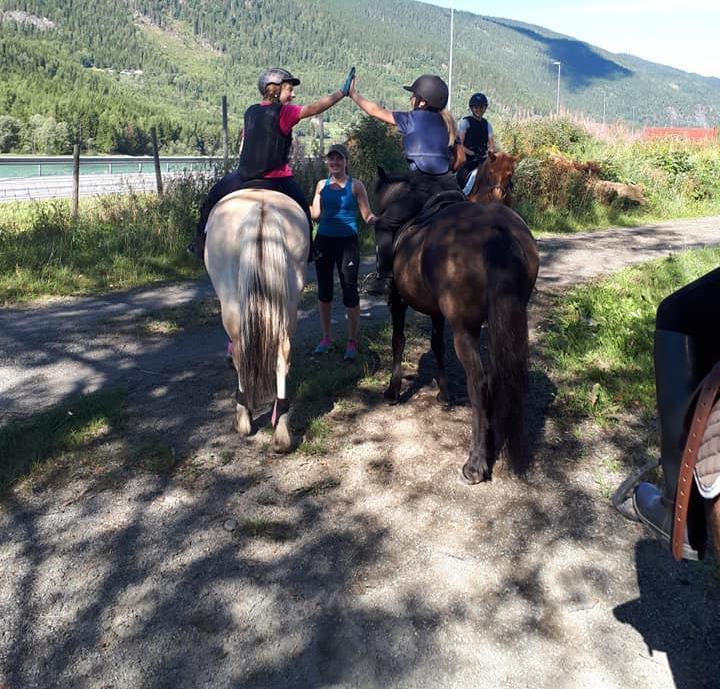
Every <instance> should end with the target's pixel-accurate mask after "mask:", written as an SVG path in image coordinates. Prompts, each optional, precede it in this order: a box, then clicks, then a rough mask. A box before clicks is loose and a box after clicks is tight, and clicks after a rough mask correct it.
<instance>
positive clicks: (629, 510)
mask: <svg viewBox="0 0 720 689" xmlns="http://www.w3.org/2000/svg"><path fill="white" fill-rule="evenodd" d="M659 466H660V460H659V459H651V460H650V461H648V462H646V463H645V464H643V466H641V467H640V468H639V469H638V470H637V471H635V472H634V473H632V474H630V476H628V477H627V478H626V479H625V480H624V481H623V482H622V483H621V484H620V485H619V486H618V487H617V490H616V491H615V492H614V493H613V496H612V504H613V507H614V508H615V509H616V510H617V511H618V512H620V514H622V516H623V517H625V519H629V520H630V521H633V522H639V521H640V517H638V514H637V512H636V511H635V508H634V507H633V505H632V497H633V494H634V493H635V488H636V487H637V486H639V485H640V484H641V483H642V482H643V481H644V480H645V478H646V477H647V475H648V474H649V473H650V472H651V471H652V470H653V469H657V468H658V467H659Z"/></svg>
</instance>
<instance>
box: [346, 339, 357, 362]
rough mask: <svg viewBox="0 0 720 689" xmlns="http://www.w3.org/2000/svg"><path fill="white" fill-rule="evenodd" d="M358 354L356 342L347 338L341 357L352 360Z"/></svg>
mask: <svg viewBox="0 0 720 689" xmlns="http://www.w3.org/2000/svg"><path fill="white" fill-rule="evenodd" d="M357 355H358V344H357V341H356V340H348V341H347V345H346V346H345V354H343V359H346V360H350V361H351V360H352V359H355V358H357Z"/></svg>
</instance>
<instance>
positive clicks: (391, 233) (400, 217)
mask: <svg viewBox="0 0 720 689" xmlns="http://www.w3.org/2000/svg"><path fill="white" fill-rule="evenodd" d="M408 187H409V188H408V190H407V193H404V194H400V195H399V196H398V198H397V199H396V200H394V201H393V202H392V203H390V205H389V206H388V207H387V208H386V209H385V210H384V211H383V213H382V215H380V217H379V218H378V219H377V221H376V223H375V244H376V245H377V271H378V275H379V276H380V277H382V278H387V277H391V276H392V262H393V242H394V241H395V236H396V235H397V232H398V230H399V229H400V228H401V227H402V226H403V225H404V224H405V223H406V222H408V221H409V220H412V219H413V218H414V217H415V216H417V214H418V213H419V212H420V211H421V210H422V207H423V206H424V205H425V202H426V201H427V200H428V199H429V198H430V197H431V196H433V195H434V194H439V193H440V192H441V191H459V190H460V187H458V184H457V180H456V179H455V175H453V174H452V173H451V172H447V173H445V174H444V175H426V174H425V173H423V172H420V171H419V170H414V171H413V172H411V173H410V174H409V175H408Z"/></svg>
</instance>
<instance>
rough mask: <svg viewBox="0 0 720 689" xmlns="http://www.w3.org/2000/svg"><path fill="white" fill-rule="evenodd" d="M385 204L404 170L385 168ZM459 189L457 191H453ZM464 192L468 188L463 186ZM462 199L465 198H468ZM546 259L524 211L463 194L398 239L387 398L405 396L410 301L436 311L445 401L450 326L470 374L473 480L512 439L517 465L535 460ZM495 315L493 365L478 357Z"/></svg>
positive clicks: (484, 475) (483, 476)
mask: <svg viewBox="0 0 720 689" xmlns="http://www.w3.org/2000/svg"><path fill="white" fill-rule="evenodd" d="M379 173H380V177H379V180H378V184H377V194H378V201H379V206H380V210H381V212H382V211H383V210H384V209H385V208H387V206H388V205H389V203H390V202H391V201H392V200H393V199H394V198H397V195H398V194H402V193H405V191H406V190H407V188H408V186H407V185H408V181H407V178H406V177H405V176H398V175H393V176H388V175H386V174H385V172H384V171H383V170H379ZM449 193H450V194H452V193H453V192H449ZM457 196H458V197H461V194H460V193H459V192H458V194H457ZM461 198H462V197H461ZM538 267H539V256H538V250H537V245H536V244H535V240H534V239H533V237H532V234H531V233H530V230H529V229H528V227H527V225H526V224H525V223H524V222H523V220H522V218H521V217H520V216H519V215H517V213H515V212H513V211H512V210H510V209H509V208H507V207H505V206H503V205H500V204H497V203H494V204H490V205H487V206H483V205H478V204H475V203H470V202H467V201H462V200H461V201H459V202H457V203H453V204H452V205H448V206H445V207H444V208H442V209H441V210H439V211H438V212H437V213H435V214H434V215H431V216H430V217H429V218H428V219H427V220H426V221H422V220H420V222H419V223H417V224H415V225H410V226H406V227H405V228H403V229H402V230H401V231H400V233H399V235H398V237H397V238H396V241H395V257H394V261H393V273H394V278H395V279H394V283H393V288H392V291H391V294H390V300H389V306H390V313H391V315H392V324H393V335H392V348H393V371H392V378H391V380H390V385H389V386H388V388H387V390H385V393H384V395H385V398H386V399H389V400H391V401H393V402H397V401H398V399H399V397H400V386H401V381H402V371H401V362H402V355H403V350H404V347H405V335H404V329H405V314H406V311H407V308H408V306H410V307H412V308H413V309H415V310H416V311H419V312H420V313H424V314H427V315H429V316H430V318H431V319H432V339H431V346H432V351H433V353H434V355H435V359H436V361H437V374H436V380H437V383H438V388H439V393H438V400H440V401H443V402H444V401H447V400H448V380H447V374H446V371H445V340H444V326H445V321H447V322H448V323H449V324H450V326H451V328H452V331H453V342H454V345H455V351H456V353H457V356H458V358H459V360H460V362H461V363H462V365H463V367H464V369H465V372H466V374H467V389H468V395H469V398H470V404H471V406H472V440H471V445H470V453H469V457H468V460H467V462H466V463H465V465H464V466H463V468H462V475H463V477H464V479H465V480H466V481H467V482H468V483H471V484H473V483H479V482H481V481H486V480H489V479H490V478H491V475H492V467H493V464H494V462H495V459H496V457H497V455H498V453H499V452H500V450H501V449H502V448H503V447H505V448H506V449H507V456H508V459H509V461H510V465H511V467H512V468H513V469H514V470H516V471H518V472H519V471H522V469H523V468H524V466H525V464H526V460H527V448H526V438H525V432H524V403H525V396H526V390H527V377H528V324H527V304H528V300H529V299H530V294H531V292H532V289H533V286H534V284H535V279H536V277H537V273H538ZM484 323H487V324H488V331H489V348H490V367H489V372H488V375H487V376H486V374H485V371H484V369H483V363H482V360H481V358H480V333H481V330H482V326H483V324H484Z"/></svg>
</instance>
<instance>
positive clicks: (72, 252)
mask: <svg viewBox="0 0 720 689" xmlns="http://www.w3.org/2000/svg"><path fill="white" fill-rule="evenodd" d="M208 184H209V180H207V179H204V180H203V179H198V178H194V177H190V176H188V177H183V178H179V179H175V180H171V181H170V183H169V184H168V189H167V193H166V194H165V195H164V196H163V197H162V198H158V197H157V196H155V195H152V194H148V195H138V194H127V195H122V196H107V197H103V198H101V199H97V200H94V201H92V202H86V203H84V204H83V206H82V207H81V212H80V214H79V217H78V219H77V220H73V219H72V218H71V215H70V207H69V203H68V202H67V201H50V202H37V203H32V204H27V203H25V204H15V205H13V206H11V207H10V208H8V209H7V210H8V212H7V213H5V212H3V216H2V220H0V243H1V244H2V247H3V250H2V252H0V303H2V304H5V305H8V304H15V303H19V302H25V301H29V300H32V299H37V298H40V297H47V296H67V295H78V294H91V293H98V292H107V291H110V290H117V289H128V288H131V287H136V286H139V285H145V284H148V283H152V282H157V281H168V280H184V279H188V278H194V277H197V276H199V275H201V274H202V272H203V267H202V265H201V264H200V263H199V262H198V261H196V260H195V259H192V258H190V257H188V256H187V255H186V253H185V246H186V245H187V243H188V241H189V240H190V237H191V236H192V234H193V232H194V227H195V224H196V222H197V212H198V211H197V208H198V207H199V204H200V203H201V201H202V198H203V197H204V194H205V192H206V189H207V185H208ZM3 211H5V207H4V208H3Z"/></svg>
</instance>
